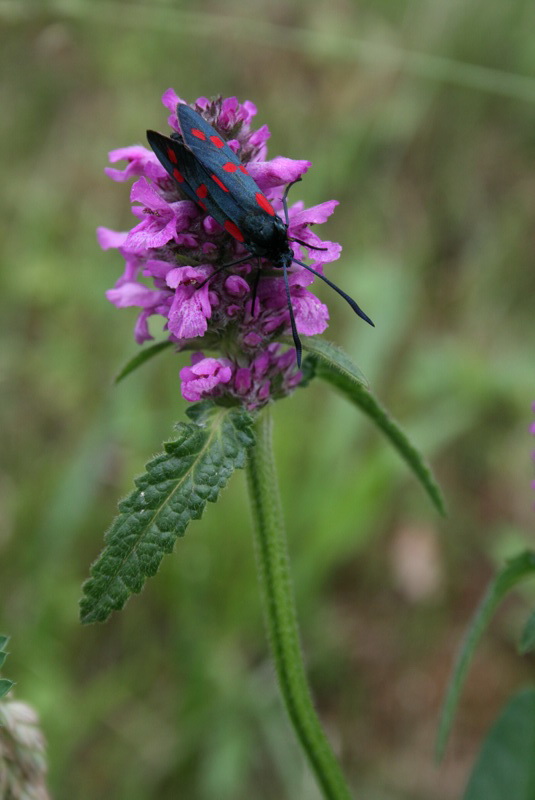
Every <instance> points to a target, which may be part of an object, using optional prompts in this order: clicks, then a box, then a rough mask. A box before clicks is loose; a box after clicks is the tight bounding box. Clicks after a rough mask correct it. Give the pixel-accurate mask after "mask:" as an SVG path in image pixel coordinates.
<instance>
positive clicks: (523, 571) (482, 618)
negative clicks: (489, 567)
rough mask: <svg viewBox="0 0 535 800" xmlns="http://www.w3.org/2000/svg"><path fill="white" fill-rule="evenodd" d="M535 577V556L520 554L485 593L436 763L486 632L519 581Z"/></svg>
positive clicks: (453, 685) (443, 720)
mask: <svg viewBox="0 0 535 800" xmlns="http://www.w3.org/2000/svg"><path fill="white" fill-rule="evenodd" d="M534 575H535V552H533V551H531V550H526V551H525V552H524V553H521V554H520V555H519V556H516V557H515V558H512V559H511V560H510V561H508V562H507V563H506V565H505V567H504V568H503V569H502V570H501V571H500V572H499V573H498V574H497V575H496V577H495V578H494V580H493V581H492V583H491V584H490V586H489V587H488V589H487V591H486V592H485V595H484V596H483V599H482V600H481V603H480V604H479V607H478V609H477V610H476V613H475V614H474V616H473V618H472V621H471V623H470V626H469V628H468V631H467V634H466V636H465V639H464V642H463V643H462V645H461V649H460V651H459V655H458V656H457V660H456V662H455V666H454V667H453V671H452V675H451V678H450V682H449V684H448V688H447V691H446V697H445V699H444V703H443V705H442V712H441V715H440V722H439V726H438V734H437V745H436V755H437V759H441V758H442V756H443V755H444V750H445V748H446V742H447V739H448V736H449V733H450V730H451V726H452V724H453V719H454V716H455V712H456V710H457V706H458V704H459V697H460V694H461V690H462V687H463V684H464V680H465V678H466V674H467V672H468V667H469V666H470V662H471V660H472V657H473V655H474V652H475V649H476V647H477V645H478V642H479V640H480V639H481V636H482V635H483V633H484V631H485V628H486V627H487V625H488V624H489V622H490V620H491V619H492V615H493V614H494V611H495V610H496V608H497V607H498V605H499V604H500V603H501V601H502V600H503V598H504V597H505V595H506V594H507V593H508V592H509V591H510V590H511V589H512V588H513V587H514V586H516V584H517V583H520V581H522V580H524V579H525V578H529V577H533V576H534Z"/></svg>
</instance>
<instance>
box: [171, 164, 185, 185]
mask: <svg viewBox="0 0 535 800" xmlns="http://www.w3.org/2000/svg"><path fill="white" fill-rule="evenodd" d="M173 178H174V179H175V181H178V182H179V183H184V176H183V175H182V173H181V172H180V170H178V169H177V168H176V167H175V168H174V170H173Z"/></svg>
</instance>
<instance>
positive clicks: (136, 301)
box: [106, 282, 167, 308]
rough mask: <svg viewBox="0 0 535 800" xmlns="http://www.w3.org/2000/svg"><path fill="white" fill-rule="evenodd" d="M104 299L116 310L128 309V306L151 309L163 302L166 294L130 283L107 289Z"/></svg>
mask: <svg viewBox="0 0 535 800" xmlns="http://www.w3.org/2000/svg"><path fill="white" fill-rule="evenodd" d="M106 297H107V298H108V300H109V301H110V303H113V305H114V306H117V308H129V307H130V306H139V307H140V308H151V307H152V306H155V305H157V304H158V303H160V302H162V301H163V300H165V298H166V297H167V293H166V292H160V291H158V290H155V289H149V288H148V287H147V286H143V284H141V283H137V282H131V283H123V284H122V285H121V286H116V287H115V288H114V289H108V291H107V292H106Z"/></svg>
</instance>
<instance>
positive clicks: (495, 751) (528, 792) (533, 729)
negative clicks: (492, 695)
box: [463, 689, 535, 800]
mask: <svg viewBox="0 0 535 800" xmlns="http://www.w3.org/2000/svg"><path fill="white" fill-rule="evenodd" d="M507 797H509V798H511V800H533V798H534V797H535V689H524V690H522V691H521V692H518V693H517V694H516V695H514V697H513V698H511V700H510V701H509V703H508V704H507V706H506V707H505V709H504V710H503V711H502V713H501V714H500V716H499V717H498V720H497V721H496V722H495V723H494V725H493V726H492V728H491V730H490V733H489V734H488V736H487V737H486V739H485V741H484V743H483V747H482V748H481V752H480V754H479V757H478V759H477V762H476V765H475V767H474V770H473V772H472V774H471V776H470V780H469V782H468V786H467V788H466V792H465V794H464V798H463V800H504V798H507Z"/></svg>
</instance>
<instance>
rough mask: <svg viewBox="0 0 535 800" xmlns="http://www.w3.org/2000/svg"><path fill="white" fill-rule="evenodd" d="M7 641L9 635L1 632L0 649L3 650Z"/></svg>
mask: <svg viewBox="0 0 535 800" xmlns="http://www.w3.org/2000/svg"><path fill="white" fill-rule="evenodd" d="M8 642H9V636H4V635H3V634H0V650H4V649H5V647H6V645H7V643H8Z"/></svg>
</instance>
